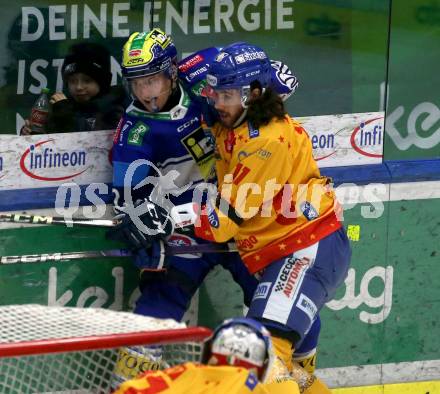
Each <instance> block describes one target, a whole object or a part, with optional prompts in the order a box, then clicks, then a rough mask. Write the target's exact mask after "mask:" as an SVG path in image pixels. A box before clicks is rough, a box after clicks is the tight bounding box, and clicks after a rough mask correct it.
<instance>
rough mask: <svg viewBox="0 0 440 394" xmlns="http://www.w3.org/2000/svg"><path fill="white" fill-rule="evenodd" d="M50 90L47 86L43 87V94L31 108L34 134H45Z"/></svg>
mask: <svg viewBox="0 0 440 394" xmlns="http://www.w3.org/2000/svg"><path fill="white" fill-rule="evenodd" d="M49 92H50V90H49V89H47V88H43V89H41V94H40V96H39V97H38V98H37V100H36V101H35V103H34V105H33V107H32V110H31V130H32V134H43V133H44V132H45V128H46V123H47V118H48V115H49Z"/></svg>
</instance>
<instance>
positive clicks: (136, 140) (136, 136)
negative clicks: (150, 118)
mask: <svg viewBox="0 0 440 394" xmlns="http://www.w3.org/2000/svg"><path fill="white" fill-rule="evenodd" d="M149 129H150V128H149V127H148V126H147V125H146V124H144V123H142V122H137V123H136V124H135V125H134V126H133V128H132V129H130V132H129V133H128V138H127V143H128V144H129V145H136V146H140V145H142V143H143V141H144V137H145V134H146V133H147V132H148V130H149Z"/></svg>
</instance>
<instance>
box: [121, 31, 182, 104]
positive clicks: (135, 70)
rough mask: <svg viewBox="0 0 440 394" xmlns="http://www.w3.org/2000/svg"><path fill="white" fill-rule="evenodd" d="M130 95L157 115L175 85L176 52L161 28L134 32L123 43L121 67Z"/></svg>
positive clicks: (169, 38)
mask: <svg viewBox="0 0 440 394" xmlns="http://www.w3.org/2000/svg"><path fill="white" fill-rule="evenodd" d="M121 71H122V76H123V79H124V83H125V85H126V86H127V87H128V89H129V91H130V93H131V95H132V96H135V98H137V99H138V100H139V101H141V102H142V103H143V104H144V106H145V107H146V108H147V109H148V110H150V111H151V112H158V111H160V109H161V105H160V104H162V105H163V104H164V103H165V102H166V100H167V99H168V97H169V96H170V95H171V93H172V91H173V90H174V89H175V88H176V86H177V50H176V47H175V46H174V44H173V41H172V40H171V37H169V36H168V35H167V34H165V33H164V32H163V31H162V30H160V29H157V28H155V29H153V30H151V31H150V32H142V33H139V32H136V33H133V34H132V35H131V36H130V38H129V39H128V41H127V42H126V43H125V45H124V48H123V54H122V65H121Z"/></svg>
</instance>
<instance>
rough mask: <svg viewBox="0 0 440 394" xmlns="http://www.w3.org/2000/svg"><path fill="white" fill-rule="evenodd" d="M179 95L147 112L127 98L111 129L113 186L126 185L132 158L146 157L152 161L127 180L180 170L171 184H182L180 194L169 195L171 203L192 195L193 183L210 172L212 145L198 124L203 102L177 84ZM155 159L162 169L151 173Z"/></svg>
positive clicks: (189, 197)
mask: <svg viewBox="0 0 440 394" xmlns="http://www.w3.org/2000/svg"><path fill="white" fill-rule="evenodd" d="M178 89H180V101H179V103H178V104H177V105H176V106H175V107H173V108H172V109H171V110H170V111H169V112H158V113H151V112H147V111H145V110H143V109H141V108H139V107H137V106H136V105H135V104H131V105H130V106H129V107H128V108H127V110H126V112H125V114H124V115H123V117H122V120H121V122H120V124H119V126H118V130H117V133H116V135H115V140H114V146H113V152H112V159H113V186H114V187H115V188H123V187H124V177H125V174H126V172H127V170H128V168H129V166H130V164H131V163H132V162H134V161H135V160H137V159H143V160H148V162H149V164H150V165H146V164H144V165H142V166H139V167H138V168H137V169H136V171H135V172H134V176H133V177H132V179H131V184H127V182H125V187H130V186H131V187H134V186H135V185H137V184H139V183H140V182H141V181H143V180H144V179H145V178H146V177H147V176H148V175H152V176H156V177H157V176H158V175H160V176H165V175H167V174H168V173H170V171H175V174H176V175H178V176H177V177H176V178H174V179H173V184H172V185H171V186H172V187H174V188H176V187H177V189H179V190H180V191H183V190H185V192H184V193H182V194H181V195H178V196H175V195H172V194H171V195H170V199H171V200H172V202H173V204H175V205H178V204H183V203H186V202H189V201H191V199H192V193H193V188H194V187H195V186H196V185H197V184H199V183H201V182H203V181H204V180H212V177H213V174H214V172H213V171H214V168H213V158H214V146H213V144H212V142H211V139H210V137H209V136H208V135H206V134H205V132H204V130H203V128H202V126H201V111H202V109H201V104H200V103H199V102H197V101H196V100H193V99H191V98H190V96H189V95H188V93H186V91H185V90H184V89H183V87H182V86H181V85H179V86H178ZM153 165H154V166H155V167H156V168H155V171H156V172H157V170H158V171H159V172H160V174H157V173H152V172H153V170H152V167H153Z"/></svg>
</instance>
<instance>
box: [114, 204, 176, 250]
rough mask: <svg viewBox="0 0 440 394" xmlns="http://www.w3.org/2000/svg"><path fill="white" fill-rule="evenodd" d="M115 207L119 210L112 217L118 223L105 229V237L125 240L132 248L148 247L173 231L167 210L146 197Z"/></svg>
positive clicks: (172, 224)
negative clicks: (130, 203) (133, 202)
mask: <svg viewBox="0 0 440 394" xmlns="http://www.w3.org/2000/svg"><path fill="white" fill-rule="evenodd" d="M117 209H118V210H119V212H121V213H120V214H119V215H117V216H116V217H115V218H114V219H115V220H117V221H118V224H117V225H116V226H115V227H113V228H111V229H110V230H108V231H107V233H106V237H107V238H108V239H112V240H115V241H122V242H125V243H127V244H128V245H129V247H130V248H131V249H133V250H138V249H141V248H149V247H151V245H152V243H153V241H156V240H160V239H165V238H166V237H168V236H169V235H171V234H172V233H173V230H174V223H173V221H172V219H171V217H170V216H169V215H168V212H167V211H166V210H165V209H164V208H162V207H161V206H159V205H157V204H155V203H154V202H152V201H151V200H149V199H148V198H146V199H144V200H138V201H136V203H135V204H134V206H128V205H127V206H124V207H120V208H117Z"/></svg>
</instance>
